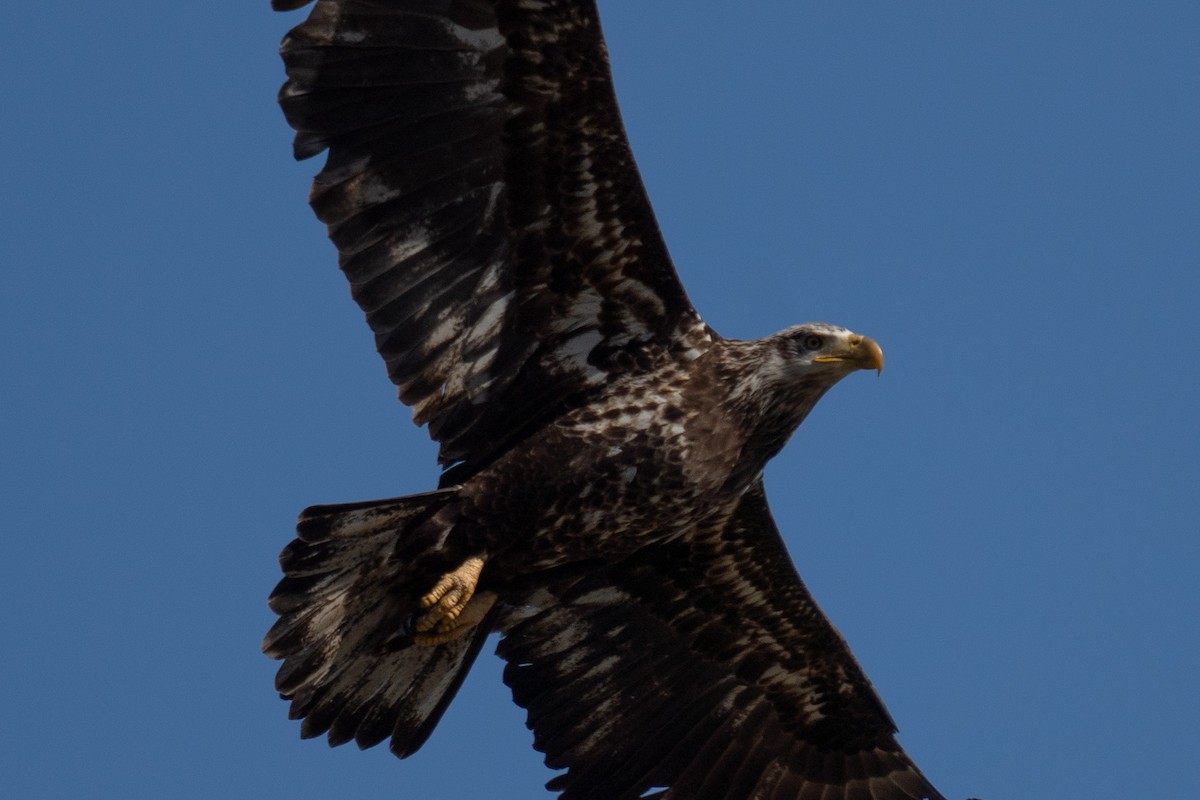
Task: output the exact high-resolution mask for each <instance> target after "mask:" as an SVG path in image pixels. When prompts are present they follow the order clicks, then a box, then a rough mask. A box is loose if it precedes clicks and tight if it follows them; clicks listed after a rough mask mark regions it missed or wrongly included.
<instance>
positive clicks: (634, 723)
mask: <svg viewBox="0 0 1200 800" xmlns="http://www.w3.org/2000/svg"><path fill="white" fill-rule="evenodd" d="M698 533H699V535H697V536H696V537H693V538H691V539H688V540H686V541H676V542H671V543H664V544H660V545H656V546H653V547H647V548H645V549H643V550H641V551H639V552H637V553H635V554H634V555H632V556H630V557H629V558H628V559H626V560H625V561H624V562H621V563H619V564H615V565H613V566H611V567H609V568H608V569H605V570H602V571H597V572H594V573H592V574H591V575H589V576H587V577H585V578H583V579H578V580H572V581H569V582H567V583H565V584H560V585H556V586H552V587H550V589H548V590H547V591H546V594H547V595H549V597H551V598H553V599H547V598H546V597H545V596H543V597H542V598H541V600H540V603H541V604H542V606H543V610H542V611H541V612H540V613H538V614H536V615H534V616H532V617H529V618H527V619H523V620H520V621H517V622H515V623H514V624H512V625H511V626H510V628H509V630H508V632H507V635H506V636H505V638H504V639H503V640H502V642H501V644H500V648H499V652H500V655H501V656H503V657H504V658H505V659H506V660H508V662H509V665H508V667H507V668H506V670H505V681H506V682H507V683H508V684H509V685H510V687H511V688H512V689H513V696H514V698H515V699H516V701H517V702H518V703H519V704H520V705H522V706H524V707H526V708H527V709H528V711H529V725H530V727H531V728H532V730H533V732H534V737H535V739H534V740H535V746H537V747H538V748H539V749H541V750H543V752H545V753H546V761H547V763H548V764H549V765H550V766H553V767H559V768H561V767H569V770H568V772H567V773H566V774H564V775H562V776H559V778H557V779H556V780H555V788H558V789H561V790H562V791H563V792H564V793H563V798H564V800H575V799H576V798H593V797H594V798H600V797H607V798H624V797H630V798H635V797H639V796H640V795H641V794H642V793H643V792H645V791H647V790H648V789H650V788H652V787H654V786H669V787H671V790H670V791H668V792H667V793H666V794H665V795H664V797H667V798H670V797H679V798H688V799H689V800H717V799H718V798H721V799H722V800H724V799H728V800H734V799H735V798H757V797H771V796H776V791H777V790H776V788H775V787H781V786H793V785H795V786H805V787H819V790H818V789H815V788H810V789H807V791H812V792H815V794H814V796H819V797H839V798H840V797H851V796H855V797H857V796H862V797H870V798H874V800H900V799H901V798H910V799H911V798H920V797H928V798H933V799H934V800H936V799H938V798H941V795H939V794H938V793H937V791H936V790H934V789H933V787H932V786H931V785H929V783H928V781H926V780H925V778H924V777H923V776H922V775H921V774H920V772H919V771H917V768H916V766H915V765H913V763H912V762H911V761H910V760H909V759H908V757H907V756H906V755H905V754H904V752H903V751H902V750H901V749H900V746H899V745H898V744H897V743H896V740H895V737H894V736H893V734H894V732H895V726H894V725H893V723H892V720H891V718H890V717H889V716H888V713H887V711H886V710H885V709H884V707H883V704H882V702H881V701H880V700H879V697H878V696H877V695H876V693H875V690H874V689H873V688H872V686H871V684H870V682H869V681H868V680H867V678H866V676H865V675H864V674H863V672H862V670H861V669H860V668H859V666H858V664H857V662H856V661H855V660H854V657H853V656H852V655H851V653H850V650H849V648H848V647H847V646H846V644H845V642H844V641H843V640H842V638H841V636H840V635H839V634H838V633H837V631H836V630H835V629H834V628H833V626H832V625H830V623H829V622H828V620H827V619H826V618H825V616H824V614H823V613H822V612H821V610H820V609H819V608H818V607H817V605H816V603H815V602H814V601H813V599H812V597H811V596H810V595H809V593H808V591H807V590H806V589H805V588H804V586H803V584H802V582H801V581H800V578H799V576H798V575H796V573H795V570H794V568H793V567H792V566H791V561H790V559H789V558H788V556H787V552H786V550H785V549H784V546H783V542H782V540H781V539H780V537H779V534H778V531H777V530H776V528H775V525H774V522H773V521H772V519H771V516H770V513H769V511H768V509H767V505H766V498H765V496H764V494H763V492H762V487H761V484H759V485H757V486H756V487H754V488H753V489H751V490H750V491H749V492H748V493H747V494H746V495H745V496H744V498H743V499H742V500H741V502H740V503H739V504H738V507H737V510H736V513H734V514H733V515H732V516H731V517H729V519H728V523H727V524H726V525H725V526H723V527H722V528H721V529H720V530H714V531H710V532H707V533H703V532H698ZM660 709H665V710H666V712H665V713H660ZM614 765H622V766H619V767H617V768H615V769H614ZM828 787H835V788H834V789H833V790H832V792H833V793H832V794H826V789H827V788H828ZM864 792H865V794H864ZM788 796H795V795H788Z"/></svg>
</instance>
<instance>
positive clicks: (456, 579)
mask: <svg viewBox="0 0 1200 800" xmlns="http://www.w3.org/2000/svg"><path fill="white" fill-rule="evenodd" d="M482 571H483V559H482V558H479V557H478V556H472V557H471V558H468V559H467V560H466V561H464V562H463V563H461V564H459V565H458V568H457V569H455V570H454V571H453V572H447V573H446V574H445V575H443V576H442V577H441V578H440V579H438V582H437V583H436V584H435V585H434V587H433V589H431V590H430V591H429V593H428V594H426V595H425V596H424V597H422V598H421V600H420V604H421V608H424V609H426V611H425V613H424V614H422V615H421V616H420V618H419V619H418V620H417V632H418V633H419V634H423V633H426V632H427V631H445V630H448V629H449V628H448V627H447V626H450V627H454V628H457V627H458V626H453V625H452V623H453V622H454V620H456V619H457V618H458V616H459V615H460V614H461V613H462V612H463V609H465V608H466V607H467V606H468V605H469V604H470V602H471V596H472V595H473V594H475V586H476V585H477V584H478V583H479V573H481V572H482ZM489 594H490V593H489ZM492 602H493V603H494V602H495V595H493V596H492ZM490 607H491V605H490V604H489V605H488V608H490ZM485 611H486V609H485ZM481 618H482V617H481ZM476 622H478V620H476ZM436 635H438V634H437V633H436V632H435V633H433V634H430V636H436ZM451 638H454V637H451ZM418 644H420V642H418Z"/></svg>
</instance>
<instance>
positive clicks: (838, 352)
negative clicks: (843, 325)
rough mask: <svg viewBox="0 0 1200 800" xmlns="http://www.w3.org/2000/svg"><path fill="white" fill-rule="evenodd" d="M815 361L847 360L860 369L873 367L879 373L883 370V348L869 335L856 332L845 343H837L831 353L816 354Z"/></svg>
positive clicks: (825, 362) (833, 361)
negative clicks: (860, 334)
mask: <svg viewBox="0 0 1200 800" xmlns="http://www.w3.org/2000/svg"><path fill="white" fill-rule="evenodd" d="M813 361H818V362H820V363H822V364H833V363H838V362H843V361H846V362H850V363H851V364H853V365H854V366H855V367H856V368H858V369H873V370H875V374H877V375H878V374H879V373H881V372H883V348H881V347H880V346H879V345H878V344H876V343H875V340H874V339H872V338H870V337H868V336H859V335H858V334H854V335H853V336H850V337H848V338H847V339H846V340H845V342H844V343H840V344H838V345H835V346H834V348H833V349H832V350H831V351H830V352H829V353H826V354H825V355H821V356H814V357H813Z"/></svg>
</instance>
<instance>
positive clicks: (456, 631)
mask: <svg viewBox="0 0 1200 800" xmlns="http://www.w3.org/2000/svg"><path fill="white" fill-rule="evenodd" d="M497 599H498V596H497V594H496V593H495V592H488V591H483V592H478V593H476V594H475V595H474V596H472V597H471V600H470V602H468V603H467V605H466V607H465V608H463V610H462V611H461V612H460V613H459V615H458V616H457V617H454V618H453V619H451V618H447V617H443V618H442V619H441V621H440V622H438V623H437V624H436V625H434V626H433V627H432V628H431V629H429V630H426V631H424V632H423V633H416V634H414V635H413V641H414V642H416V643H417V644H419V645H421V646H423V647H433V646H434V645H438V644H443V643H445V642H449V641H453V640H454V639H457V638H458V637H460V636H462V635H463V634H465V633H467V631H471V630H474V629H475V626H476V625H478V624H479V623H480V622H482V621H483V618H484V617H485V616H487V613H488V612H489V611H491V610H492V606H494V605H496V600H497ZM420 624H421V623H420V620H418V621H417V625H418V627H420Z"/></svg>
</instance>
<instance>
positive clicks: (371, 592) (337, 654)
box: [263, 489, 491, 758]
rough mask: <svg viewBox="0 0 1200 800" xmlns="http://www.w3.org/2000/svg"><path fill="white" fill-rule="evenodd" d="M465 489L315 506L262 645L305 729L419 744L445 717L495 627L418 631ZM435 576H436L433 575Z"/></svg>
mask: <svg viewBox="0 0 1200 800" xmlns="http://www.w3.org/2000/svg"><path fill="white" fill-rule="evenodd" d="M455 494H456V490H455V489H444V490H440V491H437V492H430V493H427V494H422V495H413V496H411V497H400V498H393V499H390V500H377V501H371V502H365V503H350V504H346V505H338V506H314V507H312V508H310V509H307V510H306V511H304V513H302V514H301V515H300V521H299V523H298V525H297V532H298V537H299V538H297V539H295V540H293V541H292V543H291V544H289V545H288V546H287V547H286V548H285V549H284V551H283V553H282V554H281V555H280V559H279V560H280V565H281V566H282V567H283V572H284V577H283V579H282V580H281V581H280V582H279V585H278V586H276V588H275V591H274V592H272V593H271V597H270V600H269V604H270V606H271V608H272V609H273V610H274V611H275V612H276V613H278V614H279V615H280V617H279V619H278V620H277V621H276V622H275V625H274V626H273V627H272V628H271V630H270V631H269V632H268V633H267V636H266V638H265V639H264V641H263V652H265V653H266V654H267V655H269V656H271V657H272V658H277V659H283V664H282V665H280V668H279V672H278V674H277V675H276V677H275V686H276V689H278V690H279V692H280V694H281V696H283V697H284V698H285V699H289V700H291V701H292V704H291V708H290V711H289V716H290V717H291V718H292V719H303V720H304V722H303V723H302V725H301V729H300V732H301V735H302V736H304V737H305V738H309V737H314V736H320V735H321V734H328V738H329V742H330V744H332V745H337V744H342V743H344V742H348V741H351V740H354V741H356V742H357V743H358V745H359V746H360V747H371V746H374V745H376V744H379V743H380V742H382V741H383V740H384V739H386V738H388V737H391V739H392V744H391V748H392V751H393V752H395V753H396V755H398V756H400V757H402V758H403V757H404V756H407V755H410V754H411V753H413V752H415V751H416V750H417V749H418V748H419V747H420V746H421V745H422V744H424V742H425V740H426V739H427V738H428V737H429V734H430V733H432V732H433V728H434V726H435V725H436V724H437V722H438V720H439V719H440V718H441V715H442V713H443V712H444V711H445V709H446V706H447V705H448V704H449V703H450V700H451V699H453V697H454V694H455V693H456V692H457V691H458V687H459V686H460V685H461V683H462V681H463V678H465V677H466V673H467V671H468V670H469V669H470V667H471V664H472V663H473V662H474V660H475V657H476V656H477V655H478V654H479V650H480V648H481V647H482V645H483V641H484V639H486V638H487V634H488V631H489V629H490V627H491V626H490V624H489V622H488V621H487V620H485V621H484V622H483V623H481V624H480V625H479V626H478V628H477V629H476V630H475V631H474V632H472V633H471V634H469V635H467V636H464V637H462V638H460V639H456V640H454V641H450V642H447V643H445V644H442V645H439V646H437V647H420V646H416V645H414V644H413V641H412V637H411V633H410V632H411V629H412V624H411V623H412V619H413V617H414V615H415V614H416V613H417V612H418V608H417V598H419V597H420V595H421V594H422V593H423V592H424V591H427V590H428V588H429V585H430V583H431V582H432V581H434V580H436V579H437V577H438V574H437V573H436V565H437V564H440V563H448V562H450V561H452V560H453V554H450V553H447V552H446V547H447V536H448V534H449V532H450V530H451V528H452V527H453V522H454V504H453V500H454V497H455ZM431 573H432V574H431Z"/></svg>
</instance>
